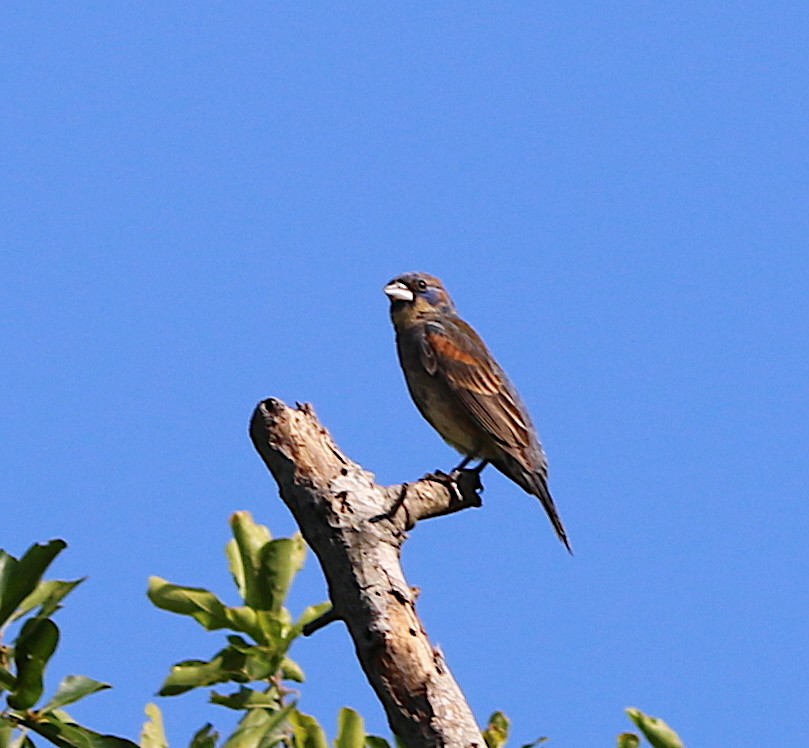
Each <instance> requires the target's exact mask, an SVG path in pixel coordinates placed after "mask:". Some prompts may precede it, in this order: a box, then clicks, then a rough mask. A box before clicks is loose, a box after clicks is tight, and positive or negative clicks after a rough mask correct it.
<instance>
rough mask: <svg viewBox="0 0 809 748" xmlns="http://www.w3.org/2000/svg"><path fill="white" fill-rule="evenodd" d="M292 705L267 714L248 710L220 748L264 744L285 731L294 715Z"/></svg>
mask: <svg viewBox="0 0 809 748" xmlns="http://www.w3.org/2000/svg"><path fill="white" fill-rule="evenodd" d="M296 713H297V709H296V708H295V705H294V704H290V705H289V706H286V707H284V708H283V709H279V710H278V711H277V712H269V711H267V710H266V709H250V710H249V711H248V712H247V714H245V716H244V717H242V719H241V720H240V721H239V725H238V727H237V728H236V730H235V731H234V732H233V734H232V735H231V736H230V737H229V738H228V739H227V741H226V742H225V744H224V745H223V746H222V748H258V746H263V745H265V744H266V741H267V739H268V738H269V737H270V736H272V735H274V734H276V733H281V732H285V731H287V720H288V719H289V717H290V716H291V715H292V714H296Z"/></svg>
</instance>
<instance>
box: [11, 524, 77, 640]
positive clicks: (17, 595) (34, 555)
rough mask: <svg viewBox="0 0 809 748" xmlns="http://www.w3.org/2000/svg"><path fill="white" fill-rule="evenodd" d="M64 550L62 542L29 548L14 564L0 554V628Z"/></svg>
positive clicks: (55, 541) (12, 560) (64, 545)
mask: <svg viewBox="0 0 809 748" xmlns="http://www.w3.org/2000/svg"><path fill="white" fill-rule="evenodd" d="M65 548H67V543H65V541H64V540H51V541H50V542H48V543H45V544H39V543H37V544H35V545H32V546H31V547H30V548H29V549H28V550H27V551H26V552H25V555H24V556H23V557H22V558H21V559H20V560H19V561H17V559H15V558H14V556H11V555H9V554H8V553H6V552H5V551H0V626H2V625H3V624H4V623H5V622H6V621H7V620H8V619H9V617H10V616H11V614H12V613H14V611H15V610H16V609H17V606H18V605H19V604H20V603H21V602H22V601H23V600H25V598H26V597H28V595H30V594H31V593H32V592H33V591H34V590H35V589H36V586H37V584H39V580H40V579H41V578H42V575H43V574H44V573H45V570H46V569H47V568H48V567H49V566H50V564H51V561H53V559H54V558H56V556H58V555H59V553H61V552H62V551H63V550H64V549H65Z"/></svg>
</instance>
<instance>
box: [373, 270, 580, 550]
mask: <svg viewBox="0 0 809 748" xmlns="http://www.w3.org/2000/svg"><path fill="white" fill-rule="evenodd" d="M384 292H385V294H386V295H387V297H388V298H389V299H390V316H391V321H392V322H393V327H394V330H395V332H396V349H397V352H398V355H399V363H400V365H401V367H402V371H403V373H404V376H405V381H406V382H407V388H408V390H409V391H410V396H411V397H412V398H413V402H414V403H415V404H416V407H417V408H418V410H419V412H420V413H421V415H422V416H424V418H425V419H426V420H427V422H428V423H429V424H430V425H431V426H432V427H433V428H434V429H435V430H436V431H437V432H438V433H439V435H440V436H441V437H442V438H443V439H444V441H446V442H447V443H448V444H450V445H451V446H452V447H454V448H455V449H456V450H457V451H458V452H460V453H461V454H462V455H463V460H462V461H461V463H460V464H459V465H458V466H457V467H456V468H455V471H453V472H456V471H460V470H461V469H463V468H465V467H466V466H467V465H468V464H469V463H470V462H472V461H473V460H480V464H479V465H477V466H476V467H475V468H473V470H474V471H475V472H480V471H481V470H483V468H484V467H486V465H488V464H492V465H494V467H495V468H497V469H498V470H499V471H500V472H501V473H503V474H504V475H505V476H506V477H508V478H510V479H511V480H512V481H514V482H515V483H516V484H517V485H518V486H520V488H522V489H523V490H524V491H526V492H527V493H529V494H532V495H533V496H536V497H537V498H538V499H539V501H540V502H541V504H542V506H543V508H544V509H545V512H546V513H547V515H548V518H549V519H550V522H551V525H552V526H553V529H554V530H555V531H556V535H557V536H558V537H559V540H561V541H562V543H563V544H564V546H565V548H567V550H568V552H569V553H571V554H572V553H573V550H572V548H571V546H570V541H569V540H568V537H567V532H566V530H565V526H564V524H563V523H562V519H561V517H560V516H559V512H558V511H557V509H556V504H554V501H553V498H552V496H551V492H550V489H549V488H548V459H547V457H546V455H545V451H544V450H543V448H542V444H541V443H540V441H539V437H538V435H537V432H536V429H535V428H534V424H533V422H532V421H531V416H530V414H529V413H528V409H527V408H526V407H525V405H524V404H523V402H522V399H521V398H520V395H519V393H518V392H517V390H516V388H515V387H514V385H513V384H512V383H511V381H510V380H509V378H508V376H507V375H506V373H505V371H503V369H502V367H501V366H500V365H499V364H498V363H497V361H496V360H495V358H494V356H493V355H492V354H491V352H490V351H489V349H488V347H487V346H486V344H485V343H484V342H483V339H482V338H481V337H480V335H478V333H477V332H475V330H474V329H473V328H472V327H471V325H469V324H468V323H467V322H465V321H464V320H463V319H462V318H461V317H460V315H459V314H458V311H457V309H456V308H455V303H454V302H453V300H452V298H451V297H450V295H449V293H447V290H446V289H445V288H444V284H443V283H442V282H441V281H440V280H439V279H438V278H436V277H435V276H433V275H429V274H428V273H405V274H403V275H399V276H397V277H396V278H394V279H393V280H391V281H390V282H389V283H388V284H387V285H386V286H385V287H384Z"/></svg>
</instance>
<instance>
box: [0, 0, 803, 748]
mask: <svg viewBox="0 0 809 748" xmlns="http://www.w3.org/2000/svg"><path fill="white" fill-rule="evenodd" d="M0 22H1V23H2V28H3V39H4V41H3V44H2V47H1V48H0V75H1V76H2V79H1V80H2V92H3V116H2V118H1V119H0V155H1V157H2V158H1V159H0V160H1V162H2V164H1V166H0V168H1V169H2V172H0V174H1V176H0V178H1V179H2V195H3V198H2V201H0V221H1V222H2V223H1V225H2V253H1V255H2V259H0V272H1V273H2V286H3V291H2V294H0V313H1V315H2V316H1V319H0V325H2V327H1V328H0V329H1V330H2V332H1V335H2V350H3V353H2V365H0V408H2V414H3V416H2V419H0V429H2V444H3V459H2V470H1V471H0V495H2V506H3V509H2V532H0V535H1V536H2V537H1V538H0V546H3V547H5V548H7V549H8V550H9V551H11V552H14V553H20V552H22V551H23V550H24V549H25V548H26V547H27V546H28V545H29V544H30V543H32V542H34V541H36V540H45V539H47V538H50V537H54V536H58V537H64V538H65V539H66V540H67V541H68V542H69V543H70V548H69V550H68V551H67V552H66V553H65V554H64V555H63V556H62V558H61V559H60V560H59V562H58V565H57V567H56V571H57V572H58V575H59V576H60V577H63V578H65V577H68V578H69V577H75V576H80V575H84V574H89V575H90V580H89V581H88V582H87V584H86V585H85V586H83V587H82V588H81V589H80V590H79V591H77V592H76V593H75V594H74V597H73V599H72V600H71V601H70V602H69V605H68V607H67V608H66V609H65V610H64V611H63V612H62V613H60V617H59V622H60V624H61V626H62V629H63V635H64V640H63V645H62V651H61V654H60V655H59V656H58V658H57V659H56V661H55V662H54V664H53V666H52V667H51V671H50V678H51V682H52V683H53V684H55V682H56V681H57V680H58V679H59V678H60V677H61V676H62V675H65V674H67V673H69V672H80V673H83V674H86V675H90V676H93V677H95V678H99V679H102V680H108V681H110V682H112V683H113V684H114V685H115V689H114V690H113V691H111V692H107V693H104V694H100V695H98V696H95V697H94V698H93V699H90V700H88V701H87V702H86V704H85V705H80V708H77V709H76V710H75V713H76V715H77V716H78V717H80V718H81V719H82V720H84V721H86V722H87V723H88V724H90V725H91V726H93V727H95V728H96V729H100V730H107V731H112V732H117V733H119V734H125V735H128V736H130V737H135V736H136V735H137V732H138V730H139V726H140V724H141V721H142V707H143V705H144V704H145V703H146V702H147V701H148V700H149V699H150V698H152V695H153V693H154V692H155V691H156V690H157V688H158V687H159V685H160V683H161V681H162V679H163V677H164V676H165V674H166V673H167V670H168V667H169V665H170V664H171V663H172V662H174V661H176V660H179V659H184V658H191V657H201V658H204V657H208V656H210V655H212V654H213V653H214V652H215V651H216V649H217V648H218V646H219V642H220V638H219V637H218V636H217V635H213V634H212V635H209V636H204V635H203V634H202V633H201V632H200V633H199V634H198V633H197V631H196V628H195V627H194V625H193V624H192V623H191V622H188V621H186V620H181V619H177V620H174V619H173V617H171V616H169V615H168V614H165V613H161V612H159V611H157V610H156V609H153V608H152V607H151V606H150V604H149V603H148V602H147V600H146V598H145V594H144V593H145V588H146V580H147V577H148V576H149V575H150V574H159V575H162V576H164V577H167V578H169V579H171V580H172V581H175V582H178V583H185V584H196V585H201V586H206V587H211V588H214V589H215V590H216V591H218V592H220V594H222V595H223V596H225V597H227V598H228V599H229V600H231V601H232V600H233V597H232V593H231V585H230V581H229V577H228V574H227V570H226V565H225V560H224V556H223V553H222V548H223V545H224V543H225V542H226V540H227V538H228V536H229V533H228V528H227V519H228V516H229V515H230V513H231V512H233V511H235V510H237V509H249V510H250V511H252V512H253V514H254V515H255V517H256V518H257V519H258V520H260V521H262V522H264V523H267V524H269V525H270V526H271V528H272V529H273V531H274V532H275V533H276V534H288V533H290V532H292V531H293V529H294V525H293V523H292V521H291V519H290V517H289V515H288V513H287V511H286V509H285V507H284V506H283V504H282V503H281V502H280V500H279V499H278V497H277V494H276V491H275V486H274V483H273V482H272V481H271V479H270V477H269V475H268V474H267V473H266V471H265V469H264V467H263V465H262V464H261V462H260V460H259V459H258V457H257V456H256V455H255V454H254V452H253V449H252V446H251V444H250V442H249V440H248V437H247V423H248V419H249V417H250V414H251V412H252V409H253V406H254V405H255V403H256V402H257V401H258V400H260V399H262V398H264V397H267V396H277V397H280V398H283V399H285V400H287V401H289V402H293V401H295V400H299V401H310V402H312V403H313V404H314V406H315V408H316V410H317V412H318V413H319V414H320V416H321V417H322V419H323V420H324V422H325V423H326V425H327V426H328V427H329V429H330V430H331V431H332V433H333V434H334V436H335V438H336V439H337V440H338V442H339V443H340V444H341V445H342V446H343V448H344V449H345V450H346V451H347V452H348V453H349V454H350V455H351V456H352V457H353V458H355V459H356V460H358V461H359V462H361V463H362V464H363V465H365V466H366V467H367V468H368V469H370V470H373V471H374V472H376V474H377V476H378V479H379V480H380V481H382V482H386V483H393V482H400V481H403V480H409V479H413V478H415V477H418V476H419V475H421V474H423V473H424V472H426V471H428V470H432V469H435V468H439V467H442V468H447V467H449V466H450V465H451V464H452V463H453V461H454V460H455V455H454V453H453V452H452V451H451V450H450V449H449V448H448V447H447V446H446V445H444V444H443V443H442V442H441V441H440V439H439V438H438V437H437V436H436V435H435V434H434V433H433V432H432V430H431V429H430V428H429V426H427V425H426V424H425V423H424V422H423V421H422V420H421V418H420V416H419V415H418V414H417V412H416V410H415V408H414V407H413V405H412V404H411V402H410V400H409V398H408V396H407V393H406V391H405V388H404V384H403V381H402V377H401V374H400V371H399V368H398V364H397V362H396V359H395V351H394V345H393V335H392V331H391V328H390V323H389V320H388V311H387V301H386V299H385V297H384V296H383V294H382V291H381V288H382V286H383V285H384V283H385V282H386V281H388V280H389V279H390V278H391V277H392V276H394V275H396V274H398V273H400V272H403V271H406V270H426V271H429V272H432V273H434V274H436V275H439V276H440V277H442V278H443V279H444V281H445V282H446V284H447V286H448V288H449V289H450V291H451V292H452V293H453V295H454V297H455V299H456V302H457V304H458V306H459V308H460V310H461V312H462V313H463V315H464V316H465V317H466V318H467V319H468V320H470V321H471V322H472V323H473V324H474V325H475V326H476V327H477V328H478V330H479V331H480V332H481V333H482V334H483V336H484V337H485V338H486V340H487V342H488V343H489V346H490V347H491V348H492V350H493V351H494V352H495V353H496V355H497V357H498V358H499V359H500V361H501V363H502V364H503V365H504V366H505V368H506V369H507V370H508V371H509V373H510V375H511V377H512V379H513V380H514V381H515V383H516V384H517V385H518V387H519V389H520V390H521V392H522V394H523V398H524V399H525V401H526V402H527V404H528V405H529V407H530V408H531V410H532V412H533V414H534V419H535V421H536V422H537V425H538V427H539V430H540V433H541V435H542V438H543V441H544V442H545V446H546V448H547V451H548V454H549V457H550V463H551V485H552V489H553V491H554V494H555V496H556V499H557V503H558V505H559V508H560V511H561V513H562V516H563V518H564V520H565V522H566V524H567V527H568V530H569V533H570V537H571V540H572V543H573V546H574V548H575V550H576V556H575V557H573V558H570V557H569V556H568V555H567V554H566V553H565V552H564V549H563V548H562V546H561V545H560V543H559V542H558V541H557V540H556V539H555V538H554V536H553V533H552V531H551V528H550V526H549V524H548V522H547V519H546V518H545V516H544V513H543V512H542V510H541V508H540V507H539V505H538V503H537V502H536V501H535V500H534V499H532V498H530V497H528V496H526V495H524V494H523V493H522V492H521V491H520V489H518V488H517V487H516V486H514V485H512V484H511V483H509V482H508V481H506V480H505V479H504V478H502V477H501V476H499V475H498V474H496V473H493V472H492V473H490V472H487V473H486V474H485V475H484V482H485V484H486V493H485V496H484V499H485V505H484V507H483V508H482V509H480V510H475V511H468V512H465V513H463V514H461V515H457V516H453V517H449V518H444V519H439V520H433V521H430V522H428V523H425V524H424V525H422V526H420V527H418V528H417V529H416V531H415V532H414V533H413V534H412V537H411V539H410V541H409V542H408V543H407V546H406V549H405V554H404V564H405V569H406V572H407V574H408V578H409V580H410V582H411V583H412V584H414V585H418V586H419V587H420V588H421V590H422V594H421V598H420V601H419V605H420V613H421V615H422V617H423V620H424V622H425V625H426V627H427V630H428V632H429V634H430V636H431V638H432V639H433V641H434V642H436V643H437V644H438V645H440V646H441V648H442V649H443V651H444V653H445V655H446V657H447V659H448V661H449V663H450V665H451V667H452V668H453V670H454V672H455V674H456V676H457V677H458V679H459V681H460V683H461V685H462V687H463V689H464V691H465V692H466V694H467V695H468V697H469V700H470V702H471V704H472V706H473V708H474V710H475V713H476V714H477V716H478V718H479V720H480V721H481V722H482V721H484V720H485V718H486V717H487V716H488V714H489V713H490V712H491V711H493V710H494V709H502V710H504V711H505V712H507V713H508V715H509V716H510V717H511V718H512V719H513V721H514V733H515V736H516V741H517V742H516V744H517V745H519V741H522V742H527V741H529V740H531V739H534V738H536V737H538V736H539V735H549V736H551V737H552V739H553V742H552V745H558V746H595V745H609V744H611V743H612V741H613V740H614V736H615V735H616V734H617V733H618V732H620V731H622V730H624V729H626V728H628V727H629V722H628V720H627V719H626V717H625V716H624V714H623V711H622V710H623V708H624V707H625V706H630V705H632V706H638V707H640V708H641V709H644V710H646V711H649V712H651V713H652V714H657V715H660V716H663V717H664V718H665V719H667V720H668V721H669V722H670V723H671V724H672V725H674V726H675V727H676V728H677V729H678V730H679V732H680V733H681V735H682V736H683V738H684V739H685V740H686V741H687V743H688V745H689V746H695V747H696V746H700V747H702V748H713V747H717V748H718V747H723V748H724V747H725V746H733V745H749V744H751V742H755V743H756V744H757V745H773V746H774V745H799V744H802V743H803V742H804V741H805V735H806V734H805V719H804V718H805V714H806V709H807V705H809V675H807V673H809V627H807V620H808V619H809V592H808V591H807V585H808V584H809V582H807V579H809V550H807V538H809V510H807V491H808V490H809V464H808V462H809V461H808V460H807V453H808V452H809V407H808V405H807V403H808V401H809V384H808V383H809V334H807V320H808V319H809V302H807V288H808V287H809V245H808V243H807V236H809V132H808V130H809V127H807V122H808V121H809V120H808V119H807V117H809V44H807V39H809V6H808V5H807V4H806V3H805V2H775V3H773V2H767V3H763V2H745V3H708V4H707V5H706V4H705V3H697V2H686V3H677V4H674V5H672V4H664V3H641V2H624V3H600V2H598V3H597V2H589V3H576V2H573V3H554V4H551V3H497V4H495V3H492V4H488V5H484V4H480V3H461V2H455V3H453V2H449V3H441V4H409V5H404V6H403V5H401V4H393V3H372V2H366V3H359V2H358V3H350V4H341V3H310V4H308V5H303V6H302V5H301V4H297V3H286V4H278V3H241V4H229V3H228V4H221V3H217V4H214V3H191V2H186V3H179V2H177V3H163V2H159V3H158V2H138V3H130V4H124V3H112V4H109V3H73V4H70V5H64V4H55V3H37V2H24V3H23V2H18V3H6V4H4V6H3V8H2V10H0ZM324 594H325V592H324V586H323V582H322V577H321V574H320V570H319V569H318V567H317V564H316V562H315V560H314V558H313V557H310V559H309V564H308V566H307V568H306V570H305V572H304V573H303V575H302V578H301V580H300V583H299V585H298V587H297V588H296V591H295V595H294V605H295V606H297V608H298V609H300V608H302V607H303V606H304V605H306V604H309V603H314V602H318V601H320V600H321V599H323V596H324ZM294 654H295V656H296V657H297V658H298V659H299V660H300V662H301V663H302V664H303V666H304V667H305V669H306V671H307V674H308V676H309V681H308V683H307V684H306V685H305V687H304V696H303V702H302V707H303V708H304V709H305V710H307V711H309V712H312V713H314V714H315V715H317V716H318V717H319V718H320V719H322V720H323V722H324V723H325V724H326V725H327V727H328V728H329V731H330V733H332V734H333V729H334V724H335V720H336V714H337V710H338V709H339V707H341V706H343V705H351V706H353V707H355V708H357V709H359V710H360V711H361V712H362V713H363V714H364V715H365V717H366V718H367V720H368V724H369V727H370V728H371V729H372V730H375V731H378V732H384V733H386V732H387V727H386V725H385V721H384V717H383V716H382V713H381V708H380V707H379V706H378V705H377V703H376V701H375V699H374V698H373V696H372V693H371V691H370V689H369V687H368V686H367V685H366V683H365V681H364V678H363V676H362V674H361V672H360V670H359V667H358V665H357V664H356V662H355V660H354V657H353V653H352V650H351V646H350V643H349V641H348V637H347V634H346V632H345V630H344V628H343V627H342V626H340V625H335V626H331V627H329V628H328V629H325V630H323V631H321V632H319V633H318V634H317V635H316V636H315V637H313V638H312V639H311V640H306V641H303V642H302V643H301V644H300V646H298V647H297V649H296V651H295V652H294ZM159 702H160V705H161V706H162V707H163V708H164V709H165V711H166V717H167V721H168V724H169V730H170V737H171V738H172V739H173V740H174V743H175V745H183V744H185V742H186V741H187V739H188V738H189V737H190V735H191V734H192V732H193V731H194V730H196V729H197V728H198V727H199V726H201V724H202V723H204V722H205V721H214V722H216V723H218V724H220V725H223V726H226V725H227V724H228V723H227V721H226V719H225V717H227V713H226V712H225V710H222V709H221V708H216V707H207V706H205V704H204V698H203V696H202V695H199V696H192V695H189V696H185V697H181V698H176V699H161V700H159Z"/></svg>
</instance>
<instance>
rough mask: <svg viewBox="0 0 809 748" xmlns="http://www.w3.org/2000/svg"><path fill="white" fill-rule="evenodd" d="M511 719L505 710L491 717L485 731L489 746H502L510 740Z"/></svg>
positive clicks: (495, 747) (484, 736) (492, 747)
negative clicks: (509, 719)
mask: <svg viewBox="0 0 809 748" xmlns="http://www.w3.org/2000/svg"><path fill="white" fill-rule="evenodd" d="M508 731H509V721H508V717H506V715H505V714H503V712H495V713H494V714H492V716H491V717H489V724H488V725H487V726H486V729H485V730H484V731H483V739H484V740H485V741H486V745H487V746H488V748H501V746H504V745H505V744H506V741H507V740H508Z"/></svg>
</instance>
